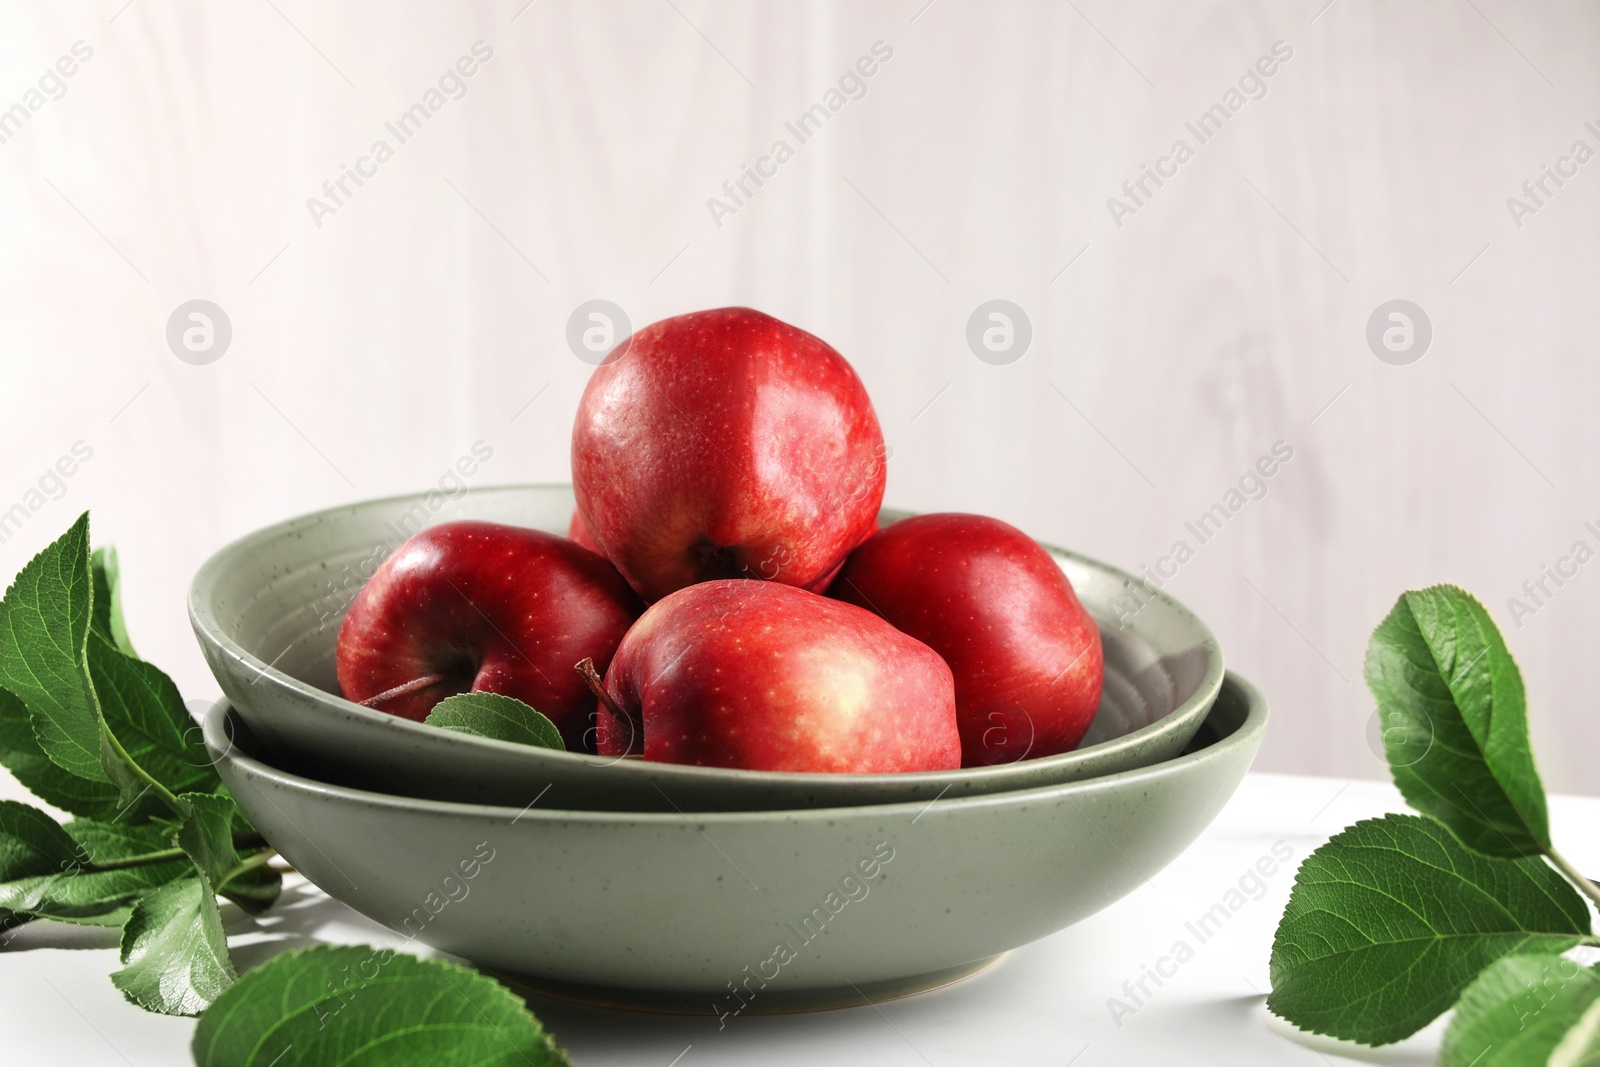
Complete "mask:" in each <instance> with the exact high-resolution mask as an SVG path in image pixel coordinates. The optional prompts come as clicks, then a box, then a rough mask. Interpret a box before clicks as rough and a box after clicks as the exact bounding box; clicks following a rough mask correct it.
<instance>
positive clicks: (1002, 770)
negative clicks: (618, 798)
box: [188, 482, 1228, 810]
mask: <svg viewBox="0 0 1600 1067" xmlns="http://www.w3.org/2000/svg"><path fill="white" fill-rule="evenodd" d="M525 490H557V491H561V492H566V493H570V492H571V491H572V485H571V483H570V482H515V483H510V484H506V485H484V486H470V487H468V488H467V489H466V490H464V491H463V492H461V493H459V494H457V496H456V497H455V498H453V499H458V500H459V499H461V498H464V497H468V496H487V495H490V494H500V493H511V492H517V491H525ZM427 495H428V491H419V492H413V493H398V494H395V495H392V496H386V497H375V498H371V499H367V500H358V501H354V502H351V503H345V504H338V505H335V506H333V507H330V508H321V509H319V510H316V511H309V512H305V513H303V514H300V515H296V516H293V517H291V518H288V519H284V520H281V521H279V522H275V523H272V524H271V525H268V526H264V527H261V528H259V529H257V530H254V531H252V532H250V533H247V534H244V535H243V536H241V537H237V538H235V539H233V540H232V541H229V542H228V543H226V544H224V545H223V546H222V547H221V548H219V549H217V550H216V551H215V552H213V553H212V554H211V555H210V556H209V557H207V559H206V560H205V562H204V563H202V564H201V565H200V568H199V570H197V571H196V572H195V576H194V578H193V580H192V581H191V582H190V583H189V597H188V608H189V624H190V626H191V628H192V629H193V630H194V632H195V634H196V635H197V637H198V638H199V639H200V640H201V641H202V643H205V642H209V643H211V644H212V645H214V646H215V647H216V648H217V649H218V650H220V651H221V652H222V653H223V654H225V655H226V656H228V657H230V658H231V659H233V660H235V661H236V662H238V663H239V664H241V665H242V666H243V667H244V668H246V669H247V670H249V671H250V672H252V673H254V674H255V675H256V678H255V681H254V682H252V684H256V683H259V682H261V681H268V682H271V683H273V684H274V685H277V686H279V687H280V688H286V689H289V690H291V691H293V692H295V693H297V694H298V695H300V696H301V697H304V698H307V699H310V700H313V701H318V702H323V703H327V704H329V705H331V707H332V710H335V711H337V712H339V713H340V714H342V715H344V716H345V717H346V718H347V719H354V720H357V721H360V722H364V723H367V724H369V725H370V726H371V728H373V729H382V730H389V731H393V732H397V733H398V734H399V736H401V737H411V738H413V739H416V740H422V741H423V743H425V744H434V745H448V746H455V747H458V748H463V749H465V750H466V751H471V750H473V749H475V748H481V747H482V746H489V748H490V749H491V750H498V751H500V752H502V753H505V754H509V755H513V756H520V757H521V758H523V759H526V760H527V761H528V762H529V763H530V764H532V763H540V762H543V761H545V760H556V761H568V762H571V763H573V764H574V765H576V764H577V763H579V762H581V763H583V764H585V765H587V766H590V767H592V768H595V769H602V768H610V767H611V766H612V765H613V764H615V763H616V762H617V761H616V760H613V759H608V758H606V757H603V756H598V755H596V754H594V753H589V752H566V751H557V750H555V749H544V748H533V747H530V746H528V745H519V744H516V743H514V742H511V741H501V740H497V739H495V738H488V737H476V736H473V735H470V734H462V733H457V732H455V731H450V730H439V729H436V728H433V727H429V726H427V725H426V724H424V723H420V722H413V721H411V720H409V719H402V718H400V717H399V716H396V715H388V714H385V713H383V712H381V711H376V710H374V709H372V708H365V707H362V706H361V705H360V704H357V703H355V702H354V701H351V700H347V699H345V697H344V696H343V695H342V694H339V693H330V692H328V691H327V690H325V689H319V688H318V687H316V686H314V685H311V684H310V683H309V682H305V681H302V680H301V679H299V678H296V677H294V676H293V675H291V674H289V673H288V672H286V671H282V670H279V669H278V668H277V667H276V666H274V664H273V663H269V662H267V661H265V660H263V659H262V658H261V657H259V656H257V655H255V654H254V653H252V652H250V651H248V650H246V649H245V648H244V646H242V645H241V644H239V643H238V642H237V641H235V640H234V639H233V638H232V636H230V635H229V634H228V633H227V632H225V631H224V629H223V627H222V625H221V623H220V622H219V621H218V619H217V616H216V614H215V613H214V612H213V611H212V609H211V605H210V597H211V592H212V591H213V590H214V589H215V588H216V587H217V584H218V579H219V578H220V576H221V575H222V574H223V573H224V572H225V571H226V569H227V568H228V567H229V565H231V564H233V563H234V562H235V561H236V560H237V559H238V558H239V557H241V556H244V555H248V554H249V553H251V552H252V551H253V550H255V549H257V548H259V547H260V546H262V545H265V544H268V543H272V542H276V541H279V540H282V539H283V538H285V537H286V536H288V535H289V534H290V533H291V532H293V531H294V530H295V529H297V528H299V527H302V526H308V525H312V524H315V523H318V522H324V521H327V519H328V518H329V517H331V516H334V515H336V514H338V513H339V512H345V511H355V510H357V509H366V508H375V507H380V506H383V505H394V504H399V503H401V502H403V501H413V502H414V501H418V500H421V499H423V498H424V497H426V496H427ZM880 514H890V515H894V516H895V517H896V520H898V519H900V518H911V517H913V516H915V515H919V514H928V513H925V512H912V511H904V510H901V509H899V508H887V507H886V508H882V509H880ZM1036 543H1037V544H1038V545H1039V546H1040V547H1041V548H1043V549H1044V550H1045V551H1046V552H1048V553H1050V555H1051V556H1053V557H1056V558H1060V559H1066V560H1070V561H1072V562H1073V563H1075V564H1078V565H1079V566H1082V567H1086V568H1089V569H1093V570H1098V571H1101V572H1103V573H1105V574H1108V575H1110V576H1111V577H1113V578H1116V579H1118V580H1120V581H1121V582H1122V583H1123V585H1124V588H1133V589H1138V590H1139V591H1140V592H1141V593H1142V594H1143V595H1144V596H1146V597H1147V598H1149V599H1152V600H1157V601H1160V602H1161V603H1162V604H1163V606H1164V607H1166V608H1167V609H1168V610H1170V611H1173V612H1175V613H1176V615H1177V616H1178V618H1179V619H1181V620H1182V622H1183V623H1184V624H1185V625H1187V626H1188V627H1190V628H1191V629H1192V630H1193V631H1194V632H1195V636H1196V637H1197V641H1196V643H1195V645H1194V647H1195V648H1197V649H1200V650H1203V651H1204V653H1205V659H1206V663H1205V670H1204V672H1203V674H1202V675H1201V677H1200V680H1199V682H1198V683H1197V684H1196V686H1195V689H1194V692H1193V693H1192V694H1190V696H1189V698H1188V699H1187V700H1184V701H1183V702H1181V703H1180V704H1178V705H1177V706H1176V707H1175V708H1173V709H1172V710H1171V711H1169V712H1167V713H1166V714H1165V715H1162V716H1161V717H1159V718H1158V719H1156V720H1155V721H1154V722H1151V723H1149V724H1147V725H1145V726H1141V727H1139V728H1138V729H1137V730H1130V731H1129V732H1127V733H1125V734H1122V735H1120V736H1118V737H1113V738H1109V739H1108V740H1105V741H1101V742H1098V743H1096V744H1093V745H1089V746H1087V747H1084V748H1074V749H1071V750H1070V751H1067V752H1058V753H1054V754H1052V755H1049V756H1037V757H1035V758H1033V759H1021V760H1014V761H1012V762H1010V763H997V764H993V765H991V766H987V767H959V768H955V769H952V770H943V771H907V772H896V773H888V774H886V773H876V774H829V773H822V772H814V771H755V770H745V769H742V768H733V767H701V766H695V765H691V764H680V763H644V762H641V761H624V765H627V766H637V767H642V768H647V769H648V773H649V774H651V775H653V776H657V777H660V776H666V777H670V778H674V779H680V780H684V781H695V780H699V781H701V782H705V783H710V782H714V781H715V782H729V783H735V782H744V783H747V784H749V785H752V786H754V785H758V784H765V785H778V784H781V785H783V786H788V787H801V788H804V787H806V786H808V785H809V786H815V787H817V788H822V789H828V788H830V787H849V786H860V787H867V788H870V787H871V786H872V784H873V783H881V782H883V781H888V780H892V781H903V782H908V783H910V784H912V785H918V784H921V785H928V784H932V783H942V782H954V781H963V782H965V781H980V782H981V781H983V780H985V779H989V778H1000V779H1003V778H1006V777H1011V776H1020V775H1021V774H1022V773H1023V771H1022V770H1021V769H1023V768H1027V769H1041V770H1043V769H1048V768H1050V767H1052V766H1055V765H1057V764H1063V763H1066V764H1071V763H1077V762H1080V761H1081V760H1082V758H1083V757H1084V756H1085V755H1089V756H1096V755H1100V754H1110V753H1115V752H1118V751H1121V750H1123V749H1126V748H1132V747H1138V746H1140V745H1142V744H1144V743H1145V741H1146V740H1147V739H1149V738H1153V737H1155V736H1158V735H1159V734H1161V733H1164V732H1165V731H1167V730H1170V729H1171V728H1172V723H1173V722H1175V721H1178V720H1179V719H1181V718H1184V717H1186V716H1187V715H1193V714H1196V713H1198V712H1200V711H1202V710H1204V712H1205V714H1206V715H1209V713H1210V712H1209V709H1210V707H1211V705H1213V704H1214V703H1215V702H1216V699H1217V695H1218V693H1219V692H1220V691H1221V688H1222V683H1223V678H1224V677H1225V676H1226V675H1227V673H1228V670H1227V663H1226V661H1225V660H1224V657H1223V653H1222V646H1221V644H1220V643H1219V642H1218V640H1217V637H1216V635H1215V634H1214V633H1213V632H1212V630H1211V628H1210V627H1209V626H1207V625H1206V623H1205V622H1204V620H1202V619H1201V618H1200V617H1199V616H1198V615H1196V614H1195V613H1194V612H1193V611H1192V610H1191V609H1190V608H1189V607H1188V605H1186V604H1184V603H1183V602H1182V601H1180V600H1178V599H1177V598H1176V597H1174V596H1172V594H1170V593H1168V592H1167V591H1166V590H1164V589H1159V588H1157V587H1155V586H1153V585H1152V584H1151V583H1150V582H1148V581H1146V580H1145V579H1144V578H1141V577H1139V576H1137V575H1134V574H1132V573H1130V572H1128V571H1125V570H1123V569H1122V568H1120V567H1116V566H1113V565H1112V564H1109V563H1106V562H1103V561H1101V560H1098V559H1095V558H1093V557H1091V556H1086V555H1084V554H1082V553H1079V552H1074V551H1072V550H1071V549H1067V548H1061V547H1059V546H1057V545H1052V544H1049V543H1048V542H1045V541H1037V542H1036ZM1091 617H1092V615H1091ZM1096 626H1097V628H1098V627H1099V626H1100V622H1099V620H1098V619H1097V620H1096ZM1200 721H1201V722H1204V721H1205V715H1202V716H1201V720H1200ZM622 773H639V772H637V771H635V772H627V771H624V772H622ZM819 810H821V809H819Z"/></svg>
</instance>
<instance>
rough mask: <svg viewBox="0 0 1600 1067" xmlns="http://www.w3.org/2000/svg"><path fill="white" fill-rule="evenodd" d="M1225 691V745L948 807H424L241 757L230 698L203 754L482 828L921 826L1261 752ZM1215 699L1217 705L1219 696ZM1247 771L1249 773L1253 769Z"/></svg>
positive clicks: (1234, 678) (1250, 699)
mask: <svg viewBox="0 0 1600 1067" xmlns="http://www.w3.org/2000/svg"><path fill="white" fill-rule="evenodd" d="M1224 684H1225V685H1226V686H1228V687H1232V688H1234V689H1237V690H1238V691H1239V694H1240V697H1241V699H1242V700H1243V703H1244V712H1245V714H1244V720H1243V721H1242V722H1240V724H1239V726H1238V728H1237V729H1235V730H1234V731H1233V732H1232V733H1230V734H1228V735H1227V736H1226V737H1223V738H1220V739H1218V740H1217V741H1215V742H1214V743H1212V744H1209V745H1207V746H1206V747H1204V748H1202V749H1200V750H1198V751H1195V752H1190V753H1187V754H1185V755H1181V756H1177V757H1174V758H1173V759H1169V760H1164V761H1162V762H1160V763H1156V764H1152V765H1150V766H1148V767H1133V768H1129V769H1128V770H1125V771H1117V772H1115V773H1113V774H1104V775H1099V776H1098V777H1094V778H1083V779H1079V780H1078V781H1075V782H1060V783H1057V784H1055V785H1044V786H1035V787H1032V788H1029V789H1013V790H1009V791H1006V792H999V793H983V794H978V795H975V796H964V797H951V798H950V799H948V800H944V799H941V798H939V797H934V798H933V799H932V800H915V801H901V802H896V803H891V804H848V805H842V806H839V807H831V808H765V809H758V810H753V811H711V812H685V811H682V810H677V811H671V812H654V811H592V810H589V809H583V808H538V807H536V805H537V804H538V801H537V799H535V801H534V803H533V804H529V805H528V806H526V807H524V808H522V809H521V810H520V811H519V810H518V809H517V808H514V807H511V806H510V805H499V804H475V803H471V802H466V801H456V800H427V799H424V798H421V797H409V796H403V795H400V794H396V793H378V792H374V791H372V790H369V789H357V788H355V787H353V786H344V785H336V784H334V783H331V782H319V781H317V780H316V779H313V778H307V777H305V776H304V775H300V774H295V773H293V772H291V771H285V770H281V769H280V768H277V767H274V766H272V765H271V764H268V763H264V762H262V761H261V760H259V759H257V758H256V757H254V756H251V755H249V754H247V753H245V752H243V751H240V750H238V749H237V748H235V746H234V744H233V737H232V736H231V735H229V734H227V733H226V726H225V723H226V722H227V720H228V717H229V715H230V714H232V713H233V707H232V704H231V703H230V702H229V701H228V699H227V698H226V697H224V698H223V699H221V700H219V701H217V702H216V703H215V704H213V705H212V706H211V708H210V709H209V710H207V712H206V714H205V718H204V720H203V722H202V724H201V729H202V733H203V735H204V738H205V745H206V748H207V749H208V750H209V751H210V752H211V753H212V758H213V762H214V763H217V764H220V763H231V764H233V765H235V766H236V767H237V768H239V769H240V771H241V773H244V774H246V775H248V776H250V777H252V778H255V779H265V780H266V781H269V782H271V783H272V784H274V785H276V786H278V787H279V788H284V789H289V790H292V791H294V792H297V793H312V794H316V795H319V796H323V797H327V798H330V799H334V800H342V801H346V802H349V803H355V804H362V805H366V806H367V807H371V808H382V809H388V810H396V811H409V812H414V813H417V814H424V813H425V814H430V815H436V816H439V815H450V816H455V817H461V818H475V819H483V820H488V819H493V820H495V821H497V822H507V823H508V825H514V824H515V823H517V822H520V821H523V820H524V819H528V820H531V821H533V822H535V823H549V822H586V823H596V824H601V823H611V824H629V825H635V824H646V825H657V824H665V823H676V822H679V821H681V820H685V819H687V820H689V821H690V822H691V823H692V824H693V825H696V826H703V825H723V826H727V825H743V824H780V823H789V822H816V821H819V820H821V821H830V820H831V821H838V820H841V819H845V818H852V819H853V818H860V817H865V816H871V817H877V818H883V819H893V818H895V817H896V816H903V815H912V814H913V813H916V814H915V816H914V818H913V821H915V819H920V818H921V817H922V815H923V814H926V813H928V812H931V811H934V810H935V809H937V810H938V811H940V812H951V811H957V810H960V811H966V810H969V809H976V808H987V807H996V806H1010V805H1015V804H1028V803H1040V802H1048V801H1052V800H1058V799H1062V798H1070V797H1071V796H1074V795H1092V794H1094V793H1097V792H1100V791H1102V790H1106V789H1111V788H1115V787H1118V786H1124V785H1136V784H1137V783H1139V782H1141V781H1147V780H1154V779H1157V778H1162V777H1165V776H1168V775H1172V774H1178V773H1181V772H1183V771H1186V770H1188V769H1190V768H1192V767H1196V766H1198V765H1200V764H1204V763H1210V762H1214V761H1216V760H1220V759H1225V758H1228V757H1229V756H1231V755H1233V754H1234V753H1235V752H1236V751H1237V750H1239V749H1241V748H1249V747H1253V746H1257V745H1259V743H1260V740H1261V738H1262V736H1263V735H1264V734H1265V732H1266V727H1267V719H1268V707H1267V700H1266V696H1265V695H1264V694H1263V693H1262V692H1261V690H1260V689H1258V688H1256V686H1255V684H1254V683H1252V682H1250V681H1248V680H1247V679H1246V678H1244V677H1243V676H1242V675H1240V674H1238V673H1236V672H1234V671H1229V672H1227V676H1226V678H1225V680H1224ZM1218 697H1219V700H1220V698H1221V694H1220V693H1219V694H1218ZM1211 714H1212V712H1211V711H1208V712H1207V713H1206V717H1207V718H1208V719H1209V718H1210V716H1211ZM1246 770H1248V767H1247V768H1246ZM541 795H542V794H541Z"/></svg>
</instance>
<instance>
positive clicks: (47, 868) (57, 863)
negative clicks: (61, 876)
mask: <svg viewBox="0 0 1600 1067" xmlns="http://www.w3.org/2000/svg"><path fill="white" fill-rule="evenodd" d="M80 862H81V861H80V859H79V857H78V843H77V842H76V841H74V840H73V839H72V838H71V836H70V835H68V833H67V832H66V831H65V830H63V829H62V828H61V826H60V824H58V823H57V822H56V821H55V820H54V819H52V818H51V817H50V816H49V815H46V814H45V813H44V812H42V811H40V810H39V809H38V808H35V807H32V806H30V805H28V804H23V803H20V802H19V801H15V800H0V882H13V881H16V880H17V879H19V878H28V877H32V876H35V875H41V874H54V873H55V872H57V871H62V870H67V869H68V868H71V867H74V866H77V865H78V864H79V863H80Z"/></svg>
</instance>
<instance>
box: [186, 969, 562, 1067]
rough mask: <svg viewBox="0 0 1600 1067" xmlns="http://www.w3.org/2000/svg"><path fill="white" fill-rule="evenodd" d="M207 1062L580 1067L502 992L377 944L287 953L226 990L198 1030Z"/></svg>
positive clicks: (472, 974) (240, 1065)
mask: <svg viewBox="0 0 1600 1067" xmlns="http://www.w3.org/2000/svg"><path fill="white" fill-rule="evenodd" d="M191 1047H192V1049H193V1052H194V1061H195V1063H196V1064H198V1065H200V1067H269V1065H274V1067H321V1065H323V1064H335V1063H336V1064H341V1065H344V1067H375V1065H379V1064H383V1065H391V1064H393V1065H410V1064H415V1065H419V1067H457V1065H458V1067H468V1065H471V1067H479V1065H505V1067H570V1061H569V1060H568V1059H567V1056H566V1053H564V1052H563V1051H562V1050H561V1049H560V1048H559V1047H558V1046H557V1045H556V1044H555V1042H554V1041H552V1040H551V1039H550V1037H549V1035H548V1034H546V1033H545V1032H544V1028H543V1027H542V1026H540V1025H539V1020H538V1019H536V1018H534V1017H533V1015H532V1013H530V1012H529V1011H528V1009H527V1006H526V1005H524V1004H523V1003H522V1001H521V1000H520V999H518V998H517V997H516V996H515V995H513V994H512V993H511V992H510V991H509V990H507V989H506V988H505V987H504V986H502V985H500V984H499V983H498V982H495V981H493V980H491V979H489V978H486V977H484V976H483V975H481V974H478V973H477V972H476V971H472V970H468V969H467V968H465V967H460V966H457V965H456V964H453V963H446V962H444V961H443V960H422V959H417V958H415V957H413V956H407V955H404V954H399V953H396V952H394V951H393V950H391V949H377V948H372V947H370V946H360V945H356V946H344V947H332V946H327V947H318V948H312V949H307V950H305V951H301V952H288V953H285V954H283V955H281V956H278V957H276V958H274V959H272V960H271V961H269V962H267V963H265V964H262V965H261V966H260V967H257V968H256V969H255V970H253V971H250V972H249V973H247V974H246V975H245V976H244V977H242V978H240V979H239V981H238V982H237V983H236V984H235V985H234V987H233V988H232V989H229V990H228V991H227V992H226V993H224V994H222V996H220V997H219V998H217V1001H216V1003H215V1004H213V1005H212V1006H211V1007H210V1008H209V1009H208V1010H207V1011H206V1013H205V1014H204V1015H202V1016H201V1017H200V1025H199V1027H198V1028H197V1029H196V1030H195V1035H194V1042H193V1045H192V1046H191Z"/></svg>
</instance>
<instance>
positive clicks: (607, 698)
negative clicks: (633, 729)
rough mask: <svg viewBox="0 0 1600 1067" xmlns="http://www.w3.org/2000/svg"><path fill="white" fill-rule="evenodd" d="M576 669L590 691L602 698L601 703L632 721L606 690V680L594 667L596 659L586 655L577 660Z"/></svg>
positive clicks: (618, 715)
mask: <svg viewBox="0 0 1600 1067" xmlns="http://www.w3.org/2000/svg"><path fill="white" fill-rule="evenodd" d="M575 669H576V670H577V672H578V675H579V677H581V678H582V679H583V680H584V683H585V684H587V685H588V686H589V689H590V691H591V692H593V693H594V695H595V696H596V697H598V698H599V699H600V703H602V704H604V705H605V706H606V710H607V711H609V712H611V714H613V715H615V716H616V717H617V718H619V719H621V720H622V721H623V722H631V721H632V720H631V719H630V718H629V717H628V713H627V712H625V711H623V710H622V708H621V706H620V705H618V703H617V702H616V701H615V700H613V699H612V698H611V694H610V693H608V692H606V683H605V680H604V679H603V678H601V677H600V672H599V671H597V670H595V669H594V660H592V659H590V658H589V657H587V656H585V657H584V658H583V659H581V660H579V661H578V662H577V665H576V667H575Z"/></svg>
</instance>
